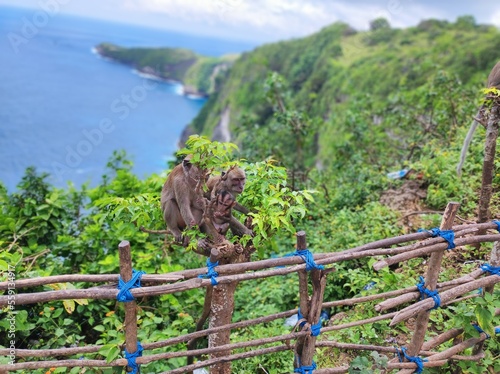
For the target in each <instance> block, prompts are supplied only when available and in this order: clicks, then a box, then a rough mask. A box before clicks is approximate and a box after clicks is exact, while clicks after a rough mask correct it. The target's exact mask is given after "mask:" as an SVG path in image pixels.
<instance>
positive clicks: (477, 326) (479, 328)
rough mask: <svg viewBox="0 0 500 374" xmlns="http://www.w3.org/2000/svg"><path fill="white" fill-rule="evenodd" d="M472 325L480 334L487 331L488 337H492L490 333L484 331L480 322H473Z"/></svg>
mask: <svg viewBox="0 0 500 374" xmlns="http://www.w3.org/2000/svg"><path fill="white" fill-rule="evenodd" d="M472 326H473V327H474V328H475V329H476V331H477V332H478V333H480V334H482V333H485V334H486V339H489V338H491V336H490V334H488V333H487V332H486V331H484V330H483V329H482V328H481V327H480V326H479V325H478V324H476V323H473V324H472Z"/></svg>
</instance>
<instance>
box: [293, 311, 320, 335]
mask: <svg viewBox="0 0 500 374" xmlns="http://www.w3.org/2000/svg"><path fill="white" fill-rule="evenodd" d="M303 318H304V316H303V315H302V313H301V312H300V308H299V310H298V311H297V320H298V321H300V320H301V319H303ZM306 322H307V321H302V322H300V323H299V326H300V327H304V325H305V324H306ZM321 325H322V324H321V318H320V320H319V322H318V323H317V324H315V325H311V336H318V335H319V334H320V333H321Z"/></svg>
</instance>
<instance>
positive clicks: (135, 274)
mask: <svg viewBox="0 0 500 374" xmlns="http://www.w3.org/2000/svg"><path fill="white" fill-rule="evenodd" d="M143 274H146V272H144V271H142V270H141V271H137V270H133V269H132V278H130V280H129V281H128V282H125V281H124V280H123V279H122V277H120V276H118V287H117V288H118V290H119V292H118V294H117V295H116V300H118V301H120V302H122V303H127V302H129V301H134V300H135V298H134V296H133V295H132V293H131V292H130V290H131V289H132V288H140V287H141V277H142V275H143Z"/></svg>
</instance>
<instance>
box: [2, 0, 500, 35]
mask: <svg viewBox="0 0 500 374" xmlns="http://www.w3.org/2000/svg"><path fill="white" fill-rule="evenodd" d="M0 5H11V6H21V7H29V8H33V10H34V13H33V14H34V15H35V14H36V12H37V11H38V12H52V13H53V14H54V15H56V14H57V13H59V12H60V13H68V14H73V15H79V16H84V17H90V18H98V19H105V20H111V21H118V22H122V23H131V24H139V25H144V26H149V27H153V28H162V29H167V30H173V31H178V32H182V33H189V34H196V35H204V36H213V37H221V38H226V39H235V40H242V41H243V40H245V41H252V42H256V43H265V42H273V41H278V40H285V39H290V38H297V37H303V36H306V35H310V34H312V33H314V32H316V31H319V30H320V29H321V28H322V27H324V26H326V25H329V24H331V23H333V22H336V21H343V22H346V23H348V24H349V25H351V26H352V27H354V28H355V29H357V30H366V29H368V27H369V23H370V21H371V20H373V19H375V18H378V17H385V18H386V19H387V20H389V23H390V24H391V25H392V26H393V27H398V28H399V27H408V26H414V25H416V24H418V23H419V22H420V21H421V20H422V19H429V18H437V19H446V20H449V21H455V20H456V18H457V17H459V16H462V15H472V16H474V17H475V19H476V21H477V22H478V23H486V24H493V25H496V26H497V27H500V1H498V0H474V1H470V0H458V1H436V0H121V1H120V0H0ZM51 15H52V14H51Z"/></svg>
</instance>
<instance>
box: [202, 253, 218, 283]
mask: <svg viewBox="0 0 500 374" xmlns="http://www.w3.org/2000/svg"><path fill="white" fill-rule="evenodd" d="M216 266H219V261H217V262H211V261H210V259H209V258H207V268H208V271H207V273H206V274H200V275H198V278H205V279H207V278H210V282H211V283H212V286H217V285H218V284H219V282H217V279H216V277H218V276H219V273H217V272H216V271H215V267H216Z"/></svg>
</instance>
